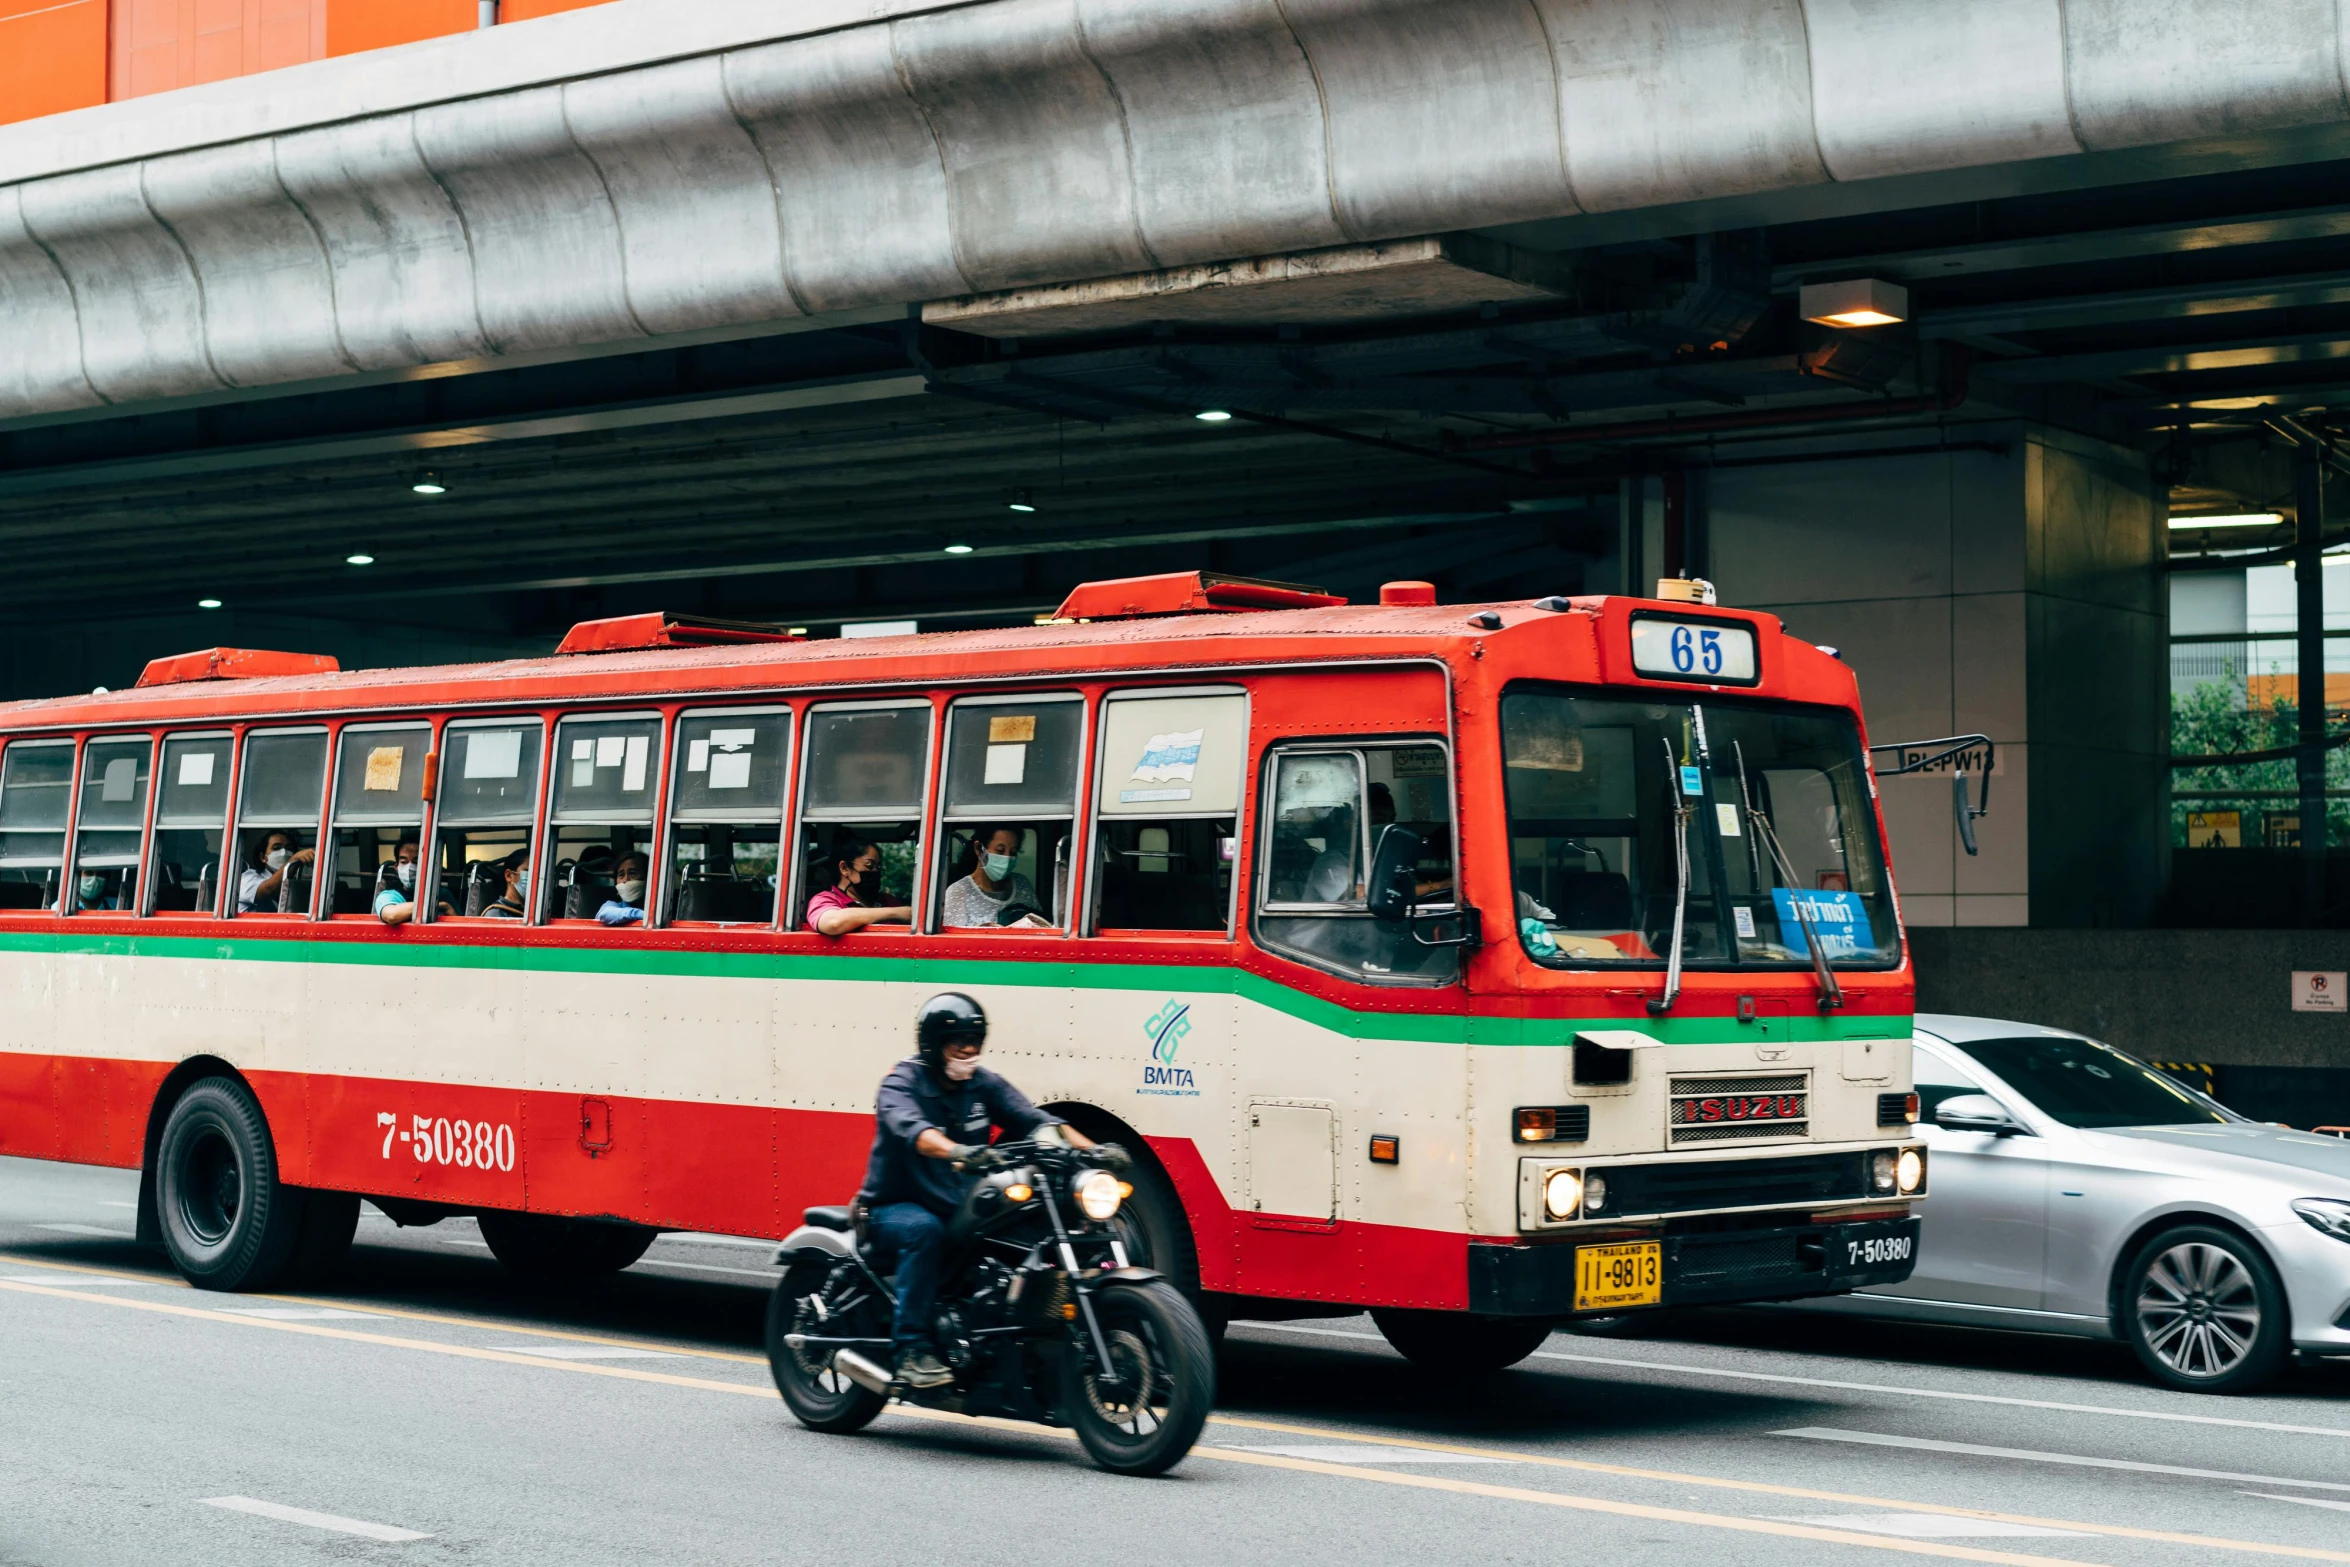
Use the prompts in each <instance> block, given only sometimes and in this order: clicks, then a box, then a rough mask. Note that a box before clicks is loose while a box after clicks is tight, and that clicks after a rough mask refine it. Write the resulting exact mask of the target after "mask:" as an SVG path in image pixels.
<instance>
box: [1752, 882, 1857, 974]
mask: <svg viewBox="0 0 2350 1567" xmlns="http://www.w3.org/2000/svg"><path fill="white" fill-rule="evenodd" d="M1799 898H1800V899H1802V900H1803V912H1804V913H1805V914H1808V915H1810V916H1811V928H1812V929H1813V930H1814V931H1816V932H1818V933H1819V938H1820V950H1821V951H1823V952H1825V953H1827V955H1828V956H1829V957H1831V958H1848V957H1851V956H1852V955H1853V954H1855V953H1856V952H1858V951H1859V950H1860V949H1861V946H1862V945H1863V944H1864V943H1866V944H1867V945H1869V946H1871V947H1874V946H1875V945H1876V938H1875V937H1873V936H1871V935H1870V934H1869V913H1868V909H1867V908H1866V907H1865V906H1864V905H1863V904H1862V903H1861V901H1860V898H1859V896H1858V895H1857V894H1854V893H1849V892H1789V891H1788V890H1787V889H1786V888H1784V887H1773V888H1772V889H1771V901H1772V902H1773V903H1775V904H1777V905H1778V908H1779V933H1780V935H1781V937H1782V938H1783V939H1784V940H1785V941H1786V943H1787V945H1789V946H1795V945H1797V944H1798V943H1800V942H1801V941H1802V939H1803V938H1802V936H1801V934H1800V933H1801V931H1802V929H1803V926H1802V925H1801V924H1800V923H1798V921H1797V916H1796V912H1795V911H1796V900H1797V899H1799Z"/></svg>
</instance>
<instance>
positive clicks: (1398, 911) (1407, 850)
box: [1363, 822, 1420, 921]
mask: <svg viewBox="0 0 2350 1567" xmlns="http://www.w3.org/2000/svg"><path fill="white" fill-rule="evenodd" d="M1419 865H1420V835H1419V834H1418V833H1416V832H1414V831H1412V830H1411V829H1410V828H1409V827H1399V826H1397V825H1396V824H1395V823H1393V822H1390V823H1388V824H1387V825H1386V826H1385V827H1382V828H1380V829H1379V842H1378V845H1377V846H1376V847H1375V848H1373V849H1372V851H1371V878H1370V880H1369V881H1368V882H1367V883H1366V884H1365V885H1364V888H1363V902H1364V905H1365V906H1366V907H1367V908H1369V910H1370V911H1371V917H1372V918H1373V919H1376V920H1389V921H1400V920H1408V919H1410V918H1411V917H1412V901H1413V898H1414V897H1415V895H1416V894H1417V893H1418V891H1419V879H1418V874H1417V873H1418V870H1419Z"/></svg>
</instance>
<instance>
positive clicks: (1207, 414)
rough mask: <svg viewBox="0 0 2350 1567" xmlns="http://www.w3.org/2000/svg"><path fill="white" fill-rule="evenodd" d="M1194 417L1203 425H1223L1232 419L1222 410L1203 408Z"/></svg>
mask: <svg viewBox="0 0 2350 1567" xmlns="http://www.w3.org/2000/svg"><path fill="white" fill-rule="evenodd" d="M1192 417H1193V418H1194V419H1197V420H1198V421H1199V422H1200V423H1202V424H1222V423H1223V422H1224V421H1225V420H1227V419H1229V418H1231V417H1232V415H1230V414H1228V413H1226V412H1225V411H1224V410H1223V409H1221V408H1202V409H1201V410H1200V411H1199V412H1198V413H1195V414H1193V415H1192Z"/></svg>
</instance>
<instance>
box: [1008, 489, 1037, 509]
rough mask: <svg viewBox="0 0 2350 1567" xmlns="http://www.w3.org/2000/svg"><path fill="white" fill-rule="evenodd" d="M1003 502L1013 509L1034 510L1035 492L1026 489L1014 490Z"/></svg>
mask: <svg viewBox="0 0 2350 1567" xmlns="http://www.w3.org/2000/svg"><path fill="white" fill-rule="evenodd" d="M1005 504H1006V505H1007V506H1009V507H1011V509H1012V510H1014V511H1034V510H1036V492H1035V491H1034V490H1027V489H1020V490H1014V491H1013V492H1012V498H1011V499H1010V500H1009V501H1007V502H1005Z"/></svg>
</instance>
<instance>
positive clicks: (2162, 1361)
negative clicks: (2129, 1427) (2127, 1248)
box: [2119, 1224, 2293, 1393]
mask: <svg viewBox="0 0 2350 1567" xmlns="http://www.w3.org/2000/svg"><path fill="white" fill-rule="evenodd" d="M2120 1315H2121V1322H2120V1324H2119V1326H2120V1328H2121V1330H2122V1336H2123V1337H2124V1338H2126V1339H2128V1340H2129V1343H2130V1347H2131V1348H2132V1349H2134V1350H2136V1351H2137V1352H2138V1360H2139V1363H2140V1364H2141V1365H2143V1366H2145V1368H2146V1370H2147V1372H2148V1373H2149V1374H2150V1375H2152V1376H2153V1377H2154V1379H2155V1380H2156V1381H2158V1382H2162V1383H2164V1384H2166V1385H2168V1386H2171V1387H2175V1388H2183V1389H2185V1390H2187V1391H2189V1392H2195V1393H2245V1392H2250V1391H2251V1390H2252V1389H2253V1388H2256V1387H2258V1386H2260V1385H2261V1384H2262V1383H2264V1382H2266V1381H2268V1380H2269V1379H2270V1378H2271V1377H2273V1376H2275V1375H2276V1374H2277V1372H2278V1371H2280V1370H2282V1369H2283V1368H2284V1364H2285V1362H2286V1360H2287V1359H2288V1358H2289V1357H2290V1356H2291V1354H2292V1350H2293V1342H2292V1334H2291V1331H2290V1324H2289V1321H2288V1318H2287V1315H2286V1306H2285V1289H2284V1286H2283V1285H2282V1284H2280V1283H2279V1282H2278V1281H2277V1275H2276V1270H2275V1269H2274V1268H2272V1267H2270V1266H2269V1263H2268V1259H2267V1258H2266V1257H2264V1256H2262V1255H2261V1253H2260V1249H2259V1248H2258V1247H2256V1246H2254V1245H2252V1243H2251V1242H2249V1241H2247V1240H2245V1239H2243V1238H2242V1237H2241V1236H2238V1235H2235V1234H2232V1233H2230V1232H2229V1231H2226V1230H2222V1229H2217V1228H2214V1227H2212V1226H2209V1225H2200V1224H2197V1225H2182V1226H2181V1227H2179V1228H2178V1229H2175V1230H2165V1231H2163V1232H2162V1233H2161V1234H2159V1235H2157V1236H2155V1237H2154V1238H2153V1239H2152V1240H2150V1241H2148V1242H2147V1243H2146V1244H2145V1245H2144V1246H2142V1247H2140V1248H2139V1249H2138V1255H2137V1256H2136V1257H2135V1258H2134V1259H2132V1261H2131V1263H2130V1267H2129V1271H2128V1272H2127V1273H2126V1274H2124V1275H2123V1278H2122V1294H2121V1312H2120Z"/></svg>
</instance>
